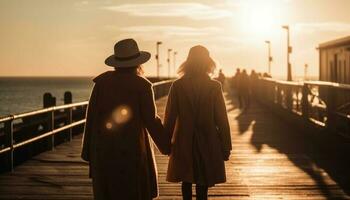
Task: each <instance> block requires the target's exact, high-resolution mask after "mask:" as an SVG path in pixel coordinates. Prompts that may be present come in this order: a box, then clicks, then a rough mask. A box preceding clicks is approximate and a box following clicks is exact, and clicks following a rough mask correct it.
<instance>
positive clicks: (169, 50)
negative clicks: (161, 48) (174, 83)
mask: <svg viewBox="0 0 350 200" xmlns="http://www.w3.org/2000/svg"><path fill="white" fill-rule="evenodd" d="M171 51H172V49H168V59H167V61H168V78H170V52H171Z"/></svg>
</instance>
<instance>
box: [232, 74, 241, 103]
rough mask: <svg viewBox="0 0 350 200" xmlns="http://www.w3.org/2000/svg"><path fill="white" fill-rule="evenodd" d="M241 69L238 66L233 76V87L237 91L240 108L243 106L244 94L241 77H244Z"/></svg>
mask: <svg viewBox="0 0 350 200" xmlns="http://www.w3.org/2000/svg"><path fill="white" fill-rule="evenodd" d="M241 75H242V73H241V69H240V68H237V69H236V73H235V75H234V76H233V78H232V88H233V89H234V90H235V91H236V95H237V99H238V104H239V108H242V107H243V94H242V90H241V78H242V76H241Z"/></svg>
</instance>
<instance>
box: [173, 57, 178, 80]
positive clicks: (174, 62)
mask: <svg viewBox="0 0 350 200" xmlns="http://www.w3.org/2000/svg"><path fill="white" fill-rule="evenodd" d="M176 54H177V51H174V57H173V64H174V66H173V68H174V76H176Z"/></svg>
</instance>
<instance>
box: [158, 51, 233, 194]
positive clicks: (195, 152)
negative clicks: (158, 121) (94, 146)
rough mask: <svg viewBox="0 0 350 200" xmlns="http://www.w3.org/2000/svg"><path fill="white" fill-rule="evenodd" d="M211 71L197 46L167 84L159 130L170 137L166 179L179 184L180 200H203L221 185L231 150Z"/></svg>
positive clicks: (205, 55)
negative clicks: (214, 187) (162, 126)
mask: <svg viewBox="0 0 350 200" xmlns="http://www.w3.org/2000/svg"><path fill="white" fill-rule="evenodd" d="M214 68H215V62H214V61H213V60H212V58H210V56H209V51H208V50H207V49H206V48H205V47H203V46H194V47H192V48H191V49H190V51H189V54H188V57H187V59H186V61H185V62H184V63H183V64H182V65H181V66H180V68H179V73H180V75H181V77H180V78H179V79H178V80H176V81H175V82H174V83H173V85H172V86H171V89H170V93H169V97H168V102H167V106H166V111H165V118H164V127H165V130H166V132H167V133H168V134H170V135H172V140H171V143H172V144H171V145H172V146H171V154H170V159H169V165H168V172H167V180H168V181H170V182H182V186H181V188H182V196H183V199H184V200H190V199H192V184H196V195H197V196H196V197H197V200H206V199H207V196H208V187H212V186H214V185H215V184H218V183H224V182H226V175H225V165H224V161H227V160H228V159H229V156H230V151H231V136H230V127H229V123H228V119H227V113H226V106H225V100H224V97H223V94H222V88H221V84H220V83H219V82H217V81H215V80H212V79H211V78H210V76H209V74H210V73H212V72H213V70H214Z"/></svg>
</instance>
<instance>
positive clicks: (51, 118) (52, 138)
mask: <svg viewBox="0 0 350 200" xmlns="http://www.w3.org/2000/svg"><path fill="white" fill-rule="evenodd" d="M49 123H50V125H49V126H50V127H49V131H53V130H54V129H55V111H54V110H52V111H51V112H50V122H49ZM50 146H51V150H54V149H55V134H52V135H51V142H50Z"/></svg>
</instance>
